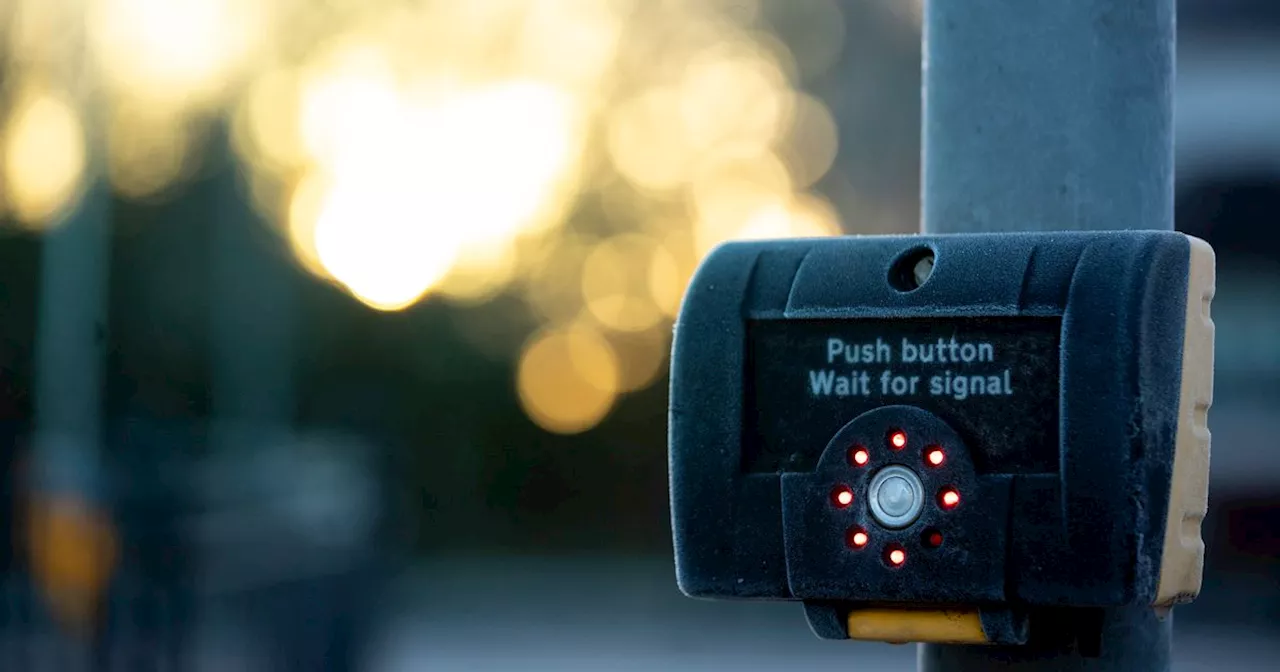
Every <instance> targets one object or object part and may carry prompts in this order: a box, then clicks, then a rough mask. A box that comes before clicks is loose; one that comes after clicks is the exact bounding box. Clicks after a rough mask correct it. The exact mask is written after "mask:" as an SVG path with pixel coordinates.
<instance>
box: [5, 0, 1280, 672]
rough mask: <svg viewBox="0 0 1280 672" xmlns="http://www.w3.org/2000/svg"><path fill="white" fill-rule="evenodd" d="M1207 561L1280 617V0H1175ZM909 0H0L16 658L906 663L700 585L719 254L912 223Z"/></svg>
mask: <svg viewBox="0 0 1280 672" xmlns="http://www.w3.org/2000/svg"><path fill="white" fill-rule="evenodd" d="M1180 13H1181V15H1180V19H1179V24H1180V25H1179V30H1180V40H1181V42H1180V45H1179V68H1180V73H1179V84H1178V92H1177V96H1178V98H1177V112H1176V119H1177V134H1178V137H1177V143H1178V156H1179V159H1178V160H1179V166H1178V171H1179V183H1178V194H1179V196H1178V203H1177V206H1178V225H1179V228H1180V229H1182V230H1185V231H1187V232H1189V233H1193V234H1195V235H1199V236H1202V237H1205V238H1207V239H1208V240H1209V241H1210V242H1212V243H1213V244H1214V245H1215V246H1216V247H1217V249H1218V253H1219V268H1220V271H1219V273H1220V284H1219V294H1218V299H1217V301H1216V303H1215V317H1216V320H1217V324H1218V334H1219V337H1218V345H1219V347H1218V355H1217V356H1218V360H1217V362H1218V378H1217V381H1218V386H1217V392H1216V400H1215V406H1214V410H1213V423H1212V426H1213V429H1214V433H1215V451H1214V465H1213V470H1214V471H1213V479H1212V486H1211V487H1212V494H1211V502H1212V504H1211V506H1212V512H1211V517H1210V520H1209V521H1208V523H1207V525H1206V529H1205V534H1206V542H1207V544H1208V546H1209V559H1208V563H1209V566H1208V569H1207V574H1206V580H1205V589H1204V593H1203V595H1202V597H1201V599H1200V600H1199V601H1198V602H1197V603H1195V604H1194V605H1192V606H1189V607H1183V608H1180V609H1179V610H1178V621H1177V626H1176V627H1177V629H1178V631H1179V635H1178V640H1177V647H1178V649H1177V657H1178V661H1179V662H1178V665H1179V667H1178V669H1181V670H1194V669H1210V668H1218V667H1220V666H1221V665H1223V664H1224V663H1230V664H1231V665H1232V666H1233V668H1234V669H1238V670H1251V669H1258V670H1263V669H1273V667H1272V665H1273V664H1274V660H1275V659H1276V656H1278V655H1280V629H1278V628H1277V625H1276V624H1277V623H1280V563H1278V562H1277V558H1278V557H1280V449H1276V448H1274V447H1273V445H1272V444H1273V442H1274V437H1276V436H1277V435H1280V413H1277V412H1276V411H1277V410H1278V409H1280V299H1278V298H1277V295H1278V294H1280V251H1277V250H1278V249H1280V247H1278V245H1280V227H1278V226H1276V224H1277V223H1280V221H1278V220H1280V8H1277V6H1276V4H1275V3H1273V2H1267V1H1266V0H1183V1H1182V2H1180ZM919 43H920V6H919V2H918V0H683V1H681V0H466V1H465V2H463V1H460V0H403V1H400V0H3V3H0V461H2V462H3V466H4V471H3V489H2V497H0V529H2V530H3V534H4V535H5V536H6V537H7V542H6V543H0V563H2V567H0V668H3V669H24V670H45V669H48V670H80V669H85V670H89V669H92V670H228V671H236V670H245V671H250V672H252V671H256V670H332V671H340V670H354V669H360V670H388V671H390V670H419V669H436V670H448V669H466V670H480V669H506V668H508V667H510V666H512V665H519V666H521V667H522V668H523V669H547V670H570V669H615V670H617V669H636V670H651V669H664V670H666V669H706V668H719V667H728V666H730V665H732V666H733V667H736V668H739V669H760V670H766V669H784V668H786V669H801V668H803V667H807V666H809V665H815V666H816V665H823V664H837V665H855V664H861V665H863V667H862V668H861V669H912V667H913V664H914V662H913V661H914V648H913V647H894V646H889V645H870V644H848V643H832V642H820V641H818V640H816V639H815V638H813V637H812V635H810V634H809V633H808V631H807V626H806V625H805V622H804V619H803V617H802V615H801V613H800V609H799V607H798V606H795V605H786V604H781V605H779V604H758V605H757V604H752V605H743V604H719V603H708V602H698V601H693V600H687V599H684V598H682V597H681V596H680V595H679V594H678V591H677V590H676V586H675V581H674V574H673V571H672V564H671V560H670V534H669V520H668V514H667V499H666V498H667V486H666V453H665V450H666V446H665V413H666V391H665V385H666V365H667V353H668V348H669V345H670V343H669V339H670V330H671V323H672V319H673V317H674V315H675V313H676V311H677V309H678V306H679V303H680V299H681V294H682V292H683V289H684V287H685V285H686V283H687V282H688V279H689V276H690V274H691V272H692V271H693V269H694V267H695V266H696V264H697V262H698V260H699V259H700V257H701V256H702V255H703V254H705V253H706V252H707V251H708V250H709V249H710V248H711V247H712V246H714V245H715V244H717V243H719V242H721V241H724V240H728V239H735V238H763V237H782V236H801V235H803V236H811V235H838V234H840V233H842V232H843V233H860V234H865V233H889V232H910V231H914V230H916V228H917V226H918V214H919V206H918V191H919V178H918V173H919V123H920V113H919V105H920V58H919V54H920V46H919Z"/></svg>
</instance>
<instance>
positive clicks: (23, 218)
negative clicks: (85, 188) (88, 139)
mask: <svg viewBox="0 0 1280 672" xmlns="http://www.w3.org/2000/svg"><path fill="white" fill-rule="evenodd" d="M15 100H16V102H15V104H14V105H13V107H12V110H11V112H10V114H9V118H8V120H7V122H6V123H5V125H4V134H3V136H0V137H2V138H3V139H4V161H3V175H4V179H3V184H4V185H5V192H6V200H7V201H8V207H9V209H10V210H11V211H12V212H13V213H14V215H15V216H16V217H17V218H18V220H19V221H20V222H23V223H24V224H26V225H28V226H32V227H39V226H42V225H44V224H47V223H49V222H51V221H52V220H53V218H54V216H55V215H56V214H57V213H58V212H59V211H60V210H62V209H63V208H65V207H67V206H68V205H70V204H71V202H72V200H73V198H74V197H75V196H76V193H77V191H78V189H79V186H80V182H81V176H82V175H83V173H84V169H85V161H86V155H85V136H84V128H83V126H82V123H81V120H80V118H79V116H78V115H77V114H76V111H75V109H74V108H73V107H72V106H71V104H70V103H69V102H68V101H67V100H66V99H65V98H64V97H61V96H58V95H56V94H54V93H52V92H48V91H39V90H34V89H33V90H30V91H26V92H22V93H19V94H18V95H17V96H15Z"/></svg>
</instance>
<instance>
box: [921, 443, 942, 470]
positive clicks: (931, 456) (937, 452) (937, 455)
mask: <svg viewBox="0 0 1280 672" xmlns="http://www.w3.org/2000/svg"><path fill="white" fill-rule="evenodd" d="M924 460H925V462H928V463H929V465H930V466H933V467H941V466H942V463H943V462H946V461H947V454H946V453H944V452H942V449H941V448H939V447H937V446H933V447H932V448H930V449H929V450H928V451H926V452H925V454H924Z"/></svg>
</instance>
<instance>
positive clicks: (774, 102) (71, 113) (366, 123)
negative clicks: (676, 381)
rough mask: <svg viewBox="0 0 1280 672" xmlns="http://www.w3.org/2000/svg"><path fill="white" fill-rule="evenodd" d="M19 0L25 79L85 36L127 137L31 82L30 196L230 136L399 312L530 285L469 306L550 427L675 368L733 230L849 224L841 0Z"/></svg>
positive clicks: (13, 178) (463, 328)
mask: <svg viewBox="0 0 1280 672" xmlns="http://www.w3.org/2000/svg"><path fill="white" fill-rule="evenodd" d="M16 6H17V8H18V9H19V11H18V12H16V13H14V14H13V16H15V17H17V19H18V20H17V21H15V22H14V24H13V26H14V27H11V28H10V29H9V31H8V32H9V34H10V36H11V37H14V38H17V39H10V40H9V44H8V45H7V46H6V47H5V48H6V49H7V55H8V56H9V57H10V59H9V61H8V63H9V65H7V66H6V72H8V73H9V74H11V75H13V79H12V80H11V81H45V79H48V78H47V77H45V79H39V78H33V77H34V76H35V75H42V76H43V75H46V74H48V73H47V72H46V71H47V70H48V68H47V67H46V66H47V65H48V64H50V63H66V62H77V59H79V61H78V62H79V64H80V67H81V68H82V69H84V71H85V79H86V82H85V84H86V85H87V89H86V90H90V91H93V95H94V96H97V97H98V98H101V101H100V102H101V104H98V98H95V99H94V100H95V105H94V109H95V110H98V111H100V115H98V113H97V112H95V115H98V116H95V117H94V119H93V120H92V121H93V124H92V126H93V128H94V129H95V130H97V131H99V132H101V134H102V135H103V137H102V138H88V139H86V137H85V131H84V129H83V126H84V125H85V123H86V122H84V121H83V120H82V119H80V117H79V116H78V110H79V108H78V107H77V106H76V105H72V104H70V103H69V102H68V101H67V100H66V99H63V98H59V97H57V96H56V95H54V94H53V93H49V92H48V91H41V92H39V93H38V94H36V95H28V94H23V95H22V96H21V97H20V98H12V97H11V98H10V99H9V100H8V101H7V106H6V108H5V109H6V110H7V114H6V125H5V134H4V136H3V137H0V142H3V145H2V146H3V148H4V152H5V154H4V158H5V164H4V169H5V173H4V174H5V178H6V179H5V184H4V187H3V191H4V192H5V193H4V194H0V196H2V197H3V198H4V200H5V201H6V202H7V207H8V208H9V209H10V210H12V211H13V212H15V213H16V214H17V215H18V217H19V218H20V219H21V220H22V221H24V222H29V223H32V224H33V225H35V224H37V223H39V222H43V221H50V220H51V219H52V218H53V217H54V216H55V215H56V213H57V212H58V211H59V210H60V209H61V208H65V207H67V206H68V204H70V203H74V200H75V195H76V193H77V189H78V187H79V184H80V182H81V181H83V179H85V178H84V177H83V173H84V171H85V170H86V168H85V166H86V165H90V164H91V165H94V166H98V165H101V166H102V168H103V171H104V172H103V174H102V175H101V176H100V177H104V178H106V179H107V180H109V182H110V184H111V185H112V186H113V188H114V190H115V192H116V194H117V195H118V196H120V197H123V198H126V199H133V200H137V199H155V198H157V197H167V196H168V195H171V194H173V193H175V192H178V191H180V190H181V189H183V188H184V186H185V185H187V184H190V183H191V181H192V178H193V177H195V176H197V175H198V174H199V170H198V168H199V167H200V166H202V165H206V162H205V161H204V157H203V155H204V153H205V152H207V151H209V149H210V148H211V147H212V146H214V145H216V143H218V142H221V141H222V138H224V137H227V138H229V140H230V142H231V145H232V148H233V150H234V152H235V156H236V157H237V158H238V159H239V161H240V162H241V163H242V171H241V172H242V175H241V179H240V183H241V185H242V186H243V187H244V188H243V190H242V193H243V194H244V195H245V197H246V199H247V200H248V201H249V202H250V203H251V204H252V206H253V207H254V208H255V210H256V211H257V212H258V214H259V215H260V216H261V217H262V218H263V219H264V220H265V221H266V222H267V223H268V224H269V225H270V226H272V227H273V229H274V230H275V231H276V232H277V233H278V234H279V236H280V237H281V238H282V239H283V241H284V242H285V243H286V244H287V246H288V248H289V249H290V250H291V252H292V254H293V256H294V257H295V258H296V260H297V263H298V264H299V265H300V266H301V267H303V268H304V269H306V270H307V271H308V272H310V273H311V274H313V275H314V276H315V277H316V278H318V279H320V280H322V281H324V282H327V283H330V284H332V285H333V286H335V287H337V288H340V290H341V291H344V292H345V293H347V294H349V295H350V296H351V297H352V298H353V299H355V300H358V301H360V302H362V303H364V304H366V305H368V306H370V307H371V308H374V309H377V310H383V311H391V310H402V309H406V308H409V307H411V306H414V305H416V304H418V303H419V302H421V301H423V300H425V299H426V297H432V296H435V297H438V298H439V299H440V300H444V301H448V302H451V303H453V304H455V306H456V307H457V309H458V310H462V311H466V310H468V309H471V308H473V307H479V306H484V305H486V304H490V305H492V304H495V303H500V302H506V303H503V305H504V306H505V305H508V304H510V305H515V306H518V309H514V310H509V309H507V308H505V307H504V308H503V312H504V314H505V317H503V318H501V319H505V320H506V321H505V322H503V323H500V324H493V323H488V322H486V323H484V324H482V325H472V324H470V323H468V322H467V320H468V319H469V318H467V317H462V316H459V317H454V318H451V319H454V320H455V321H456V322H458V323H459V326H458V327H457V328H458V330H459V331H460V332H461V333H463V334H464V335H468V336H467V341H468V342H474V343H479V344H482V345H483V348H482V349H484V351H485V354H486V355H487V356H493V357H497V358H502V357H505V359H507V360H508V361H510V360H515V359H516V358H518V369H519V375H518V376H517V388H518V390H519V393H520V399H521V401H522V404H523V406H524V408H525V410H526V412H527V413H528V414H529V416H530V417H532V418H534V420H535V421H536V422H538V424H539V425H541V426H543V427H546V428H548V429H549V430H551V431H558V432H577V431H584V430H586V429H589V428H590V427H591V426H593V425H595V424H596V423H598V422H599V421H600V420H601V419H603V418H604V417H605V416H606V415H607V414H608V412H609V410H610V409H611V408H613V407H614V405H615V404H616V403H617V401H618V398H619V395H625V394H629V393H633V392H637V391H640V390H644V389H646V388H647V387H649V386H652V385H653V384H654V383H655V381H658V380H660V379H661V377H662V373H663V371H664V365H665V363H666V356H667V352H668V349H669V347H670V331H671V324H672V321H673V320H674V319H675V317H676V315H677V313H678V311H679V307H680V303H681V300H682V299H683V296H684V292H685V288H686V287H687V286H688V283H689V279H690V277H691V276H692V274H693V272H694V269H695V268H696V266H697V264H698V262H699V261H700V259H701V258H702V257H703V256H704V255H705V254H707V253H708V252H709V251H710V250H711V249H713V248H714V247H715V246H716V245H718V244H719V243H721V242H723V241H726V240H731V239H744V238H768V237H791V236H822V235H835V234H838V233H840V221H839V217H838V216H837V215H836V212H835V209H834V208H833V207H832V205H831V203H830V202H829V201H828V200H827V197H826V195H824V193H822V192H820V191H819V189H822V190H823V191H825V192H826V194H830V193H831V191H830V190H831V189H832V185H833V184H838V183H839V175H838V174H835V171H833V164H834V161H835V157H836V153H837V150H838V146H839V133H838V129H837V126H836V123H835V120H834V118H833V116H832V114H831V111H830V110H829V109H828V108H827V106H826V104H825V103H824V102H823V101H821V100H819V99H818V98H816V97H814V96H812V95H810V94H808V93H806V92H805V91H804V90H803V87H802V83H803V82H806V81H812V80H814V79H815V78H818V77H821V76H822V75H823V73H825V72H826V71H827V70H828V69H830V68H831V67H833V66H834V64H835V63H836V62H837V61H838V60H839V57H840V54H841V53H842V51H843V48H844V40H845V34H844V30H845V29H844V25H845V21H844V17H843V16H842V10H841V8H840V6H839V4H838V3H836V2H835V0H785V1H784V0H707V1H706V2H646V1H644V0H476V1H474V2H470V1H469V2H451V1H447V0H426V1H409V0H364V1H359V0H329V1H328V2H326V3H324V6H323V8H322V9H321V8H317V6H316V5H315V4H314V3H308V2H305V1H303V0H87V3H86V4H85V5H84V6H83V7H82V9H83V10H84V11H81V12H79V13H77V12H71V11H69V10H68V9H67V8H66V7H62V4H61V3H59V4H58V7H60V8H61V9H55V8H51V6H50V5H49V3H42V2H41V1H40V0H17V4H16ZM73 24H74V25H76V26H81V27H83V28H84V30H82V31H80V32H76V31H74V30H71V31H68V30H65V28H66V27H67V26H70V25H73ZM19 54H20V55H21V57H15V56H16V55H19ZM76 54H78V56H77V55H76ZM50 81H61V80H59V79H52V80H50ZM33 105H35V106H36V107H35V108H34V109H35V110H36V113H34V114H33V113H32V112H31V109H32V106H33ZM223 124H225V126H226V132H225V133H224V132H223V131H222V130H221V129H220V128H219V127H220V126H221V125H223ZM99 127H100V128H99ZM86 146H90V147H100V148H102V149H103V150H105V152H106V155H105V156H103V157H100V158H101V161H100V163H99V162H98V158H99V157H86V155H85V151H86V150H85V147H86ZM50 147H51V148H53V149H54V150H55V151H48V149H47V148H50ZM37 148H40V149H38V150H37ZM89 158H93V159H94V161H92V162H91V161H89ZM19 166H21V169H19V168H18V167H19ZM847 196H848V195H846V194H841V199H842V200H841V201H840V202H841V203H845V201H846V200H848V198H847ZM477 314H479V312H477ZM490 319H492V318H490ZM463 323H465V324H463ZM566 325H570V326H566ZM508 331H509V332H511V335H510V337H504V338H489V337H484V338H473V336H474V335H475V334H479V333H482V332H494V333H496V332H503V333H506V332H508ZM530 332H533V336H529V333H530ZM525 337H529V339H530V340H528V341H527V342H526V344H525V347H524V348H523V349H520V348H519V346H518V344H519V343H520V342H522V340H523V339H524V338H525ZM476 347H481V346H480V345H477V346H476ZM497 348H506V354H505V356H502V355H500V354H499V353H498V352H497V350H496V349H497ZM571 354H572V356H571ZM575 358H576V359H575ZM571 361H576V362H577V364H576V365H573V366H570V365H569V364H568V363H570V362H571ZM584 361H585V362H587V363H588V364H587V365H583V364H582V362H584ZM584 366H585V367H586V368H583V367H584ZM575 367H576V368H575ZM592 367H596V368H599V369H600V371H594V370H592Z"/></svg>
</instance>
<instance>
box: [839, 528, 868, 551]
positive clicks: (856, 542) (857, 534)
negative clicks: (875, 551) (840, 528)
mask: <svg viewBox="0 0 1280 672" xmlns="http://www.w3.org/2000/svg"><path fill="white" fill-rule="evenodd" d="M844 540H845V543H847V544H849V548H862V547H864V546H866V545H867V542H868V541H871V537H869V536H867V531H866V530H864V529H862V528H861V527H851V528H849V531H848V532H846V533H845V535H844Z"/></svg>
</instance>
